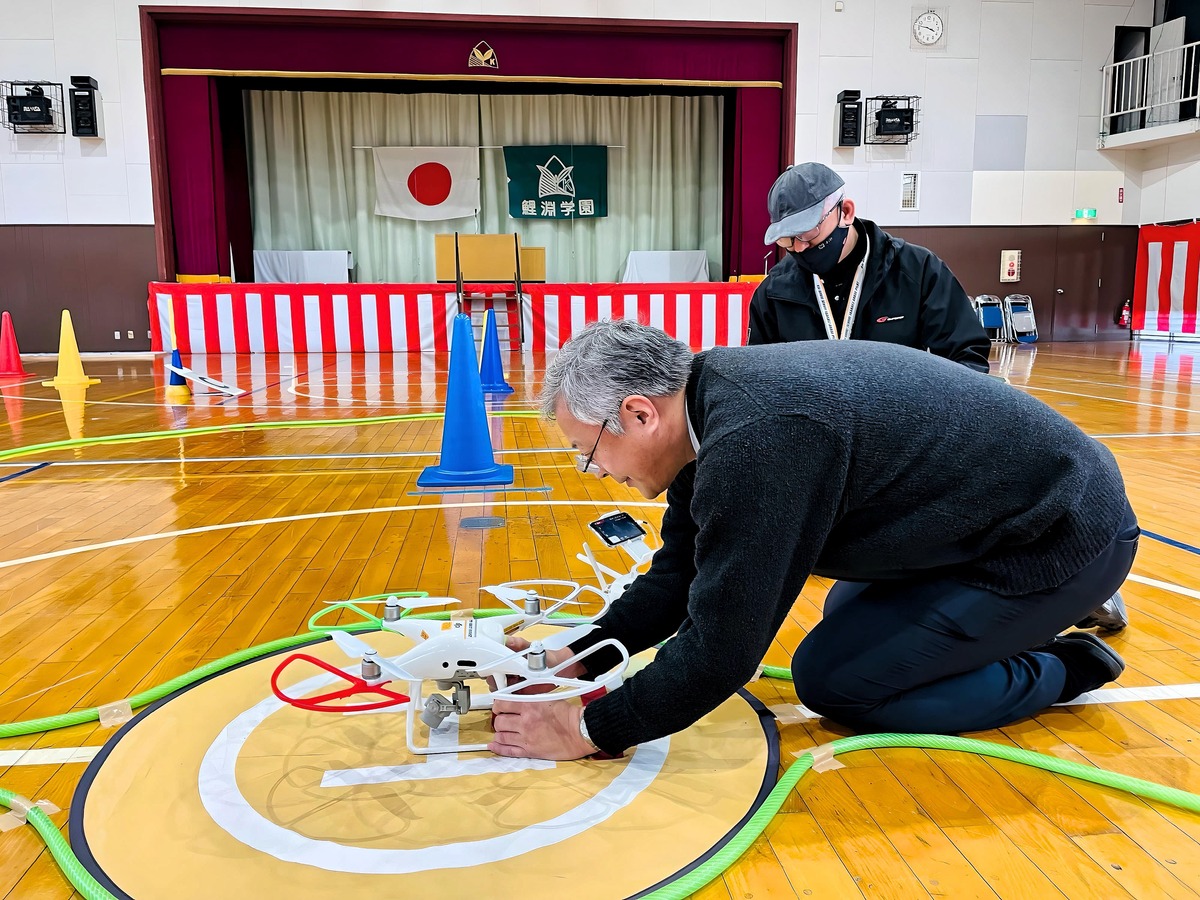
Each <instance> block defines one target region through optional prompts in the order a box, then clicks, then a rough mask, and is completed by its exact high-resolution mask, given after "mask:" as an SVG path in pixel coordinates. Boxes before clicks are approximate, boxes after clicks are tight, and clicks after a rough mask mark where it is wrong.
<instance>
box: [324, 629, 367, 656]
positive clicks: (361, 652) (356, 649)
mask: <svg viewBox="0 0 1200 900" xmlns="http://www.w3.org/2000/svg"><path fill="white" fill-rule="evenodd" d="M329 636H330V637H331V638H333V642H334V643H335V644H337V645H338V649H340V650H341V651H342V652H343V653H345V654H346V655H347V656H349V657H352V658H358V657H360V656H373V655H374V654H375V648H374V647H372V646H371V645H370V644H368V643H367V642H366V641H364V640H362V639H361V638H357V637H355V636H354V635H352V634H351V633H350V632H348V631H331V632H329Z"/></svg>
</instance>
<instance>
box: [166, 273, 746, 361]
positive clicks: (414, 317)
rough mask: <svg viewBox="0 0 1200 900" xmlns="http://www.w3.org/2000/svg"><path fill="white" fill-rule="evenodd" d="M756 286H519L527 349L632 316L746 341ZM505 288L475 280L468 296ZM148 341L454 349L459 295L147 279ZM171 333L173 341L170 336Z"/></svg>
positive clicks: (419, 288)
mask: <svg viewBox="0 0 1200 900" xmlns="http://www.w3.org/2000/svg"><path fill="white" fill-rule="evenodd" d="M754 287H755V285H753V284H741V283H711V284H560V285H554V284H538V285H525V297H526V302H525V303H523V304H522V315H523V316H524V320H525V321H524V324H525V342H526V343H525V346H526V348H527V349H532V350H534V351H548V350H550V351H552V350H557V349H558V348H559V347H561V346H562V345H563V344H564V343H566V341H568V340H569V339H570V338H571V336H572V335H573V334H575V333H576V332H578V331H579V330H580V329H581V328H583V326H584V325H586V324H587V323H589V322H595V321H597V320H598V319H605V318H627V319H636V320H638V321H639V322H642V323H644V324H648V325H654V326H656V327H658V328H661V329H663V330H664V331H666V332H667V333H668V334H670V335H672V336H674V337H677V338H679V339H680V340H681V341H684V342H686V343H687V344H688V345H689V346H690V347H691V348H692V349H693V350H706V349H708V348H709V347H718V346H720V347H738V346H741V345H743V344H744V343H745V342H746V328H747V325H748V323H749V308H750V297H751V296H752V295H753V293H754ZM503 289H504V286H503V285H471V289H470V294H471V296H472V298H479V297H487V296H490V295H494V294H496V293H499V292H501V291H503ZM149 310H150V331H151V347H152V349H153V350H155V351H157V352H162V351H168V350H171V349H178V350H179V351H180V352H182V353H320V352H359V353H362V352H365V353H393V352H394V353H403V352H412V353H424V352H444V351H448V350H449V349H450V345H449V336H450V334H451V332H452V329H451V322H452V320H453V318H454V316H455V315H456V314H457V313H458V298H457V296H456V294H455V293H454V290H453V288H452V286H450V285H431V284H174V283H168V282H151V283H150V297H149ZM172 335H174V338H173V339H172Z"/></svg>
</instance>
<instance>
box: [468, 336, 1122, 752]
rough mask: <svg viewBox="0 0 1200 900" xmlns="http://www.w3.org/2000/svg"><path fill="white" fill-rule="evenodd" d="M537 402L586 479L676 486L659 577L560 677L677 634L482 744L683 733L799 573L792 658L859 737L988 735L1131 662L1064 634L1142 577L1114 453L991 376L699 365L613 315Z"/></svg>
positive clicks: (804, 357)
mask: <svg viewBox="0 0 1200 900" xmlns="http://www.w3.org/2000/svg"><path fill="white" fill-rule="evenodd" d="M542 410H543V412H544V413H546V414H548V415H550V416H552V417H554V418H556V419H557V421H558V425H559V427H560V428H561V429H562V431H563V433H564V434H565V435H566V436H567V437H568V438H569V439H570V441H571V443H572V445H573V446H574V447H576V448H578V449H580V450H582V451H583V452H584V453H586V454H587V456H586V458H584V459H581V460H580V462H581V464H582V468H584V469H585V470H591V471H595V472H596V473H597V474H599V475H601V476H602V477H603V476H607V477H611V478H613V479H615V480H616V481H618V482H619V483H623V484H627V485H630V486H631V487H634V488H635V489H637V490H638V491H639V492H641V493H642V495H643V496H645V497H648V498H652V497H656V496H658V495H659V494H661V493H662V492H663V491H664V490H665V491H667V510H666V513H665V514H664V516H663V524H662V540H663V544H662V547H661V548H660V549H659V550H658V551H657V552H656V553H655V555H654V560H653V562H652V564H651V566H650V570H649V571H648V572H646V574H644V575H642V576H640V577H639V578H637V579H636V580H635V581H634V582H633V584H632V585H630V587H629V588H628V589H627V590H626V591H625V593H624V594H623V595H622V596H621V597H620V598H619V599H617V600H615V601H614V602H613V604H612V605H611V607H610V608H609V610H608V612H607V613H605V615H604V616H602V617H601V618H600V619H599V620H598V625H599V627H598V628H597V629H596V630H595V631H593V632H592V633H591V634H589V635H587V636H585V637H583V638H581V639H580V640H578V641H576V642H575V643H574V644H573V645H572V646H571V648H569V649H568V650H565V651H557V652H554V653H553V654H548V656H549V657H551V658H549V659H548V662H549V663H550V664H552V665H558V664H559V663H562V662H564V661H565V660H567V659H568V658H569V657H570V656H571V655H572V654H573V653H577V652H579V651H580V650H583V649H584V648H586V647H588V646H591V645H593V644H595V643H597V642H598V641H600V640H603V639H605V638H615V639H616V640H618V641H619V642H621V643H622V644H624V645H625V647H626V648H627V649H628V650H629V651H630V652H631V653H636V652H639V651H641V650H645V649H646V648H648V647H652V646H655V645H656V644H658V643H660V642H662V641H666V640H667V639H668V638H670V640H669V641H667V643H666V645H665V646H664V647H663V648H662V649H661V650H660V651H659V653H658V655H657V657H656V658H655V660H654V661H653V662H651V663H650V664H649V665H648V666H647V667H646V668H644V669H643V670H642V671H640V672H638V673H637V674H636V675H634V676H633V677H632V678H629V679H628V680H627V681H626V682H625V683H624V684H623V685H622V686H621V687H619V688H617V689H616V690H614V691H612V692H611V693H609V694H607V695H606V696H604V697H602V698H600V699H598V700H594V701H592V702H591V703H590V704H588V706H587V708H586V710H585V711H584V712H583V713H582V714H581V712H580V708H579V707H578V706H577V705H574V704H571V703H570V702H569V701H558V702H544V703H521V702H515V701H503V700H498V701H496V703H495V705H494V712H495V713H496V714H497V715H496V724H495V727H496V738H495V741H494V742H493V743H492V744H491V745H490V746H491V749H492V750H493V751H495V752H496V753H500V754H503V755H507V756H533V757H540V758H550V759H574V758H577V757H581V756H586V755H589V754H590V753H593V752H595V750H596V749H597V748H599V749H601V750H603V751H605V752H606V753H610V754H611V753H620V752H621V751H623V750H625V749H626V748H627V747H630V746H632V745H634V744H639V743H642V742H645V741H649V740H653V739H656V738H659V737H662V736H664V735H668V734H671V733H673V732H675V731H679V730H680V729H682V728H685V727H687V726H688V725H690V724H691V723H693V722H695V721H696V720H697V719H699V718H700V717H701V716H703V715H704V714H706V713H707V712H709V711H710V710H712V709H714V708H716V706H718V705H719V704H720V703H722V702H723V701H724V700H726V699H727V698H728V697H729V696H730V695H731V694H732V693H733V692H734V691H736V690H737V689H738V688H740V687H741V686H742V685H743V684H745V683H746V682H747V681H749V680H751V679H752V678H753V676H754V672H755V669H756V667H757V666H758V665H759V664H760V663H761V662H762V660H763V657H764V655H765V654H766V652H767V649H768V648H769V647H770V645H771V641H772V639H773V638H774V637H775V633H776V632H777V631H778V630H779V627H780V625H781V624H782V622H783V621H784V619H785V618H786V616H787V614H788V611H789V610H790V609H791V607H792V604H793V603H794V602H795V599H796V596H797V595H798V594H799V593H800V589H801V587H802V586H803V584H804V581H805V579H806V578H807V577H808V576H809V575H810V574H817V575H820V576H822V577H825V578H833V579H838V584H837V585H835V586H834V588H833V589H832V590H831V591H830V593H829V596H828V598H827V599H826V602H825V617H824V618H823V619H822V621H821V622H820V623H819V624H818V625H817V626H816V627H815V628H814V629H813V631H812V633H811V634H809V635H808V636H807V637H806V638H805V639H804V641H803V642H802V643H801V644H800V647H799V649H798V650H797V651H796V654H795V656H794V657H793V660H792V672H793V676H794V679H795V686H796V693H797V694H798V695H799V697H800V699H801V700H802V701H803V702H804V703H806V704H807V705H808V706H809V707H810V708H812V709H814V710H816V711H817V712H819V713H821V714H823V715H825V716H828V717H830V718H832V719H835V720H837V721H839V722H842V723H843V724H845V725H848V726H850V727H852V728H855V729H857V730H860V731H901V732H917V733H921V732H942V733H954V732H959V731H977V730H984V729H989V728H998V727H1000V726H1001V725H1005V724H1007V723H1009V722H1012V721H1014V720H1016V719H1019V718H1022V717H1024V716H1029V715H1032V714H1033V713H1036V712H1037V711H1038V710H1040V709H1043V708H1044V707H1047V706H1050V705H1051V704H1053V703H1056V702H1062V701H1067V700H1071V699H1073V698H1075V697H1076V696H1078V695H1079V694H1081V693H1083V692H1085V691H1090V690H1093V689H1095V688H1098V687H1100V686H1101V685H1102V684H1105V683H1106V682H1108V681H1111V680H1113V679H1114V678H1116V677H1117V676H1118V675H1119V674H1120V673H1121V671H1122V670H1123V668H1124V663H1123V662H1122V661H1121V658H1120V657H1119V656H1118V655H1117V654H1116V653H1115V652H1114V651H1112V650H1111V649H1110V648H1109V647H1108V646H1107V645H1106V644H1105V643H1104V642H1103V641H1102V640H1100V638H1098V637H1096V636H1095V635H1092V634H1086V633H1082V632H1079V633H1071V634H1068V635H1063V636H1061V637H1060V636H1057V635H1058V633H1059V632H1060V631H1062V630H1063V629H1066V628H1067V627H1069V626H1070V625H1071V624H1072V623H1074V622H1077V621H1079V619H1080V618H1082V617H1083V616H1084V615H1085V614H1087V613H1088V612H1090V611H1091V610H1092V609H1094V608H1095V607H1096V605H1097V598H1098V597H1108V596H1110V595H1111V594H1112V593H1113V591H1115V590H1116V588H1117V587H1118V586H1119V585H1120V584H1121V582H1122V581H1123V580H1124V579H1125V576H1126V574H1127V573H1128V572H1129V568H1130V566H1131V565H1132V562H1133V556H1134V552H1135V550H1136V542H1137V535H1138V528H1137V522H1136V519H1135V517H1134V515H1133V511H1132V510H1131V509H1130V507H1129V502H1128V500H1127V499H1126V496H1125V488H1124V484H1123V482H1122V480H1121V473H1120V471H1119V470H1118V469H1117V464H1116V461H1115V460H1114V459H1113V457H1112V454H1111V453H1109V452H1108V450H1107V449H1106V448H1105V447H1104V446H1103V445H1101V444H1100V443H1098V442H1097V441H1094V440H1092V439H1091V438H1090V437H1088V436H1087V435H1085V434H1084V433H1083V432H1081V431H1080V430H1079V429H1078V428H1076V427H1075V426H1074V425H1073V424H1071V423H1070V422H1069V421H1067V420H1066V419H1065V418H1063V417H1062V416H1061V415H1059V414H1058V413H1057V412H1055V411H1054V410H1052V409H1051V408H1050V407H1048V406H1046V405H1045V404H1044V403H1042V402H1041V401H1039V400H1036V399H1034V398H1033V397H1030V396H1029V395H1027V394H1024V393H1021V392H1020V391H1015V390H1013V389H1012V388H1011V387H1009V386H1008V385H1005V384H1002V383H1001V382H999V381H997V380H995V379H991V378H987V377H985V376H983V375H981V374H977V373H974V372H967V371H963V370H961V369H960V368H958V367H956V366H954V365H953V364H951V363H949V362H947V361H946V360H944V359H939V358H937V357H935V356H933V355H931V354H928V353H921V352H917V351H914V350H911V349H908V348H903V347H894V346H886V345H884V346H877V347H872V346H868V345H867V344H865V343H864V342H861V341H816V342H809V343H805V344H801V345H791V346H773V347H749V348H716V349H714V350H710V351H708V352H705V353H701V354H699V355H697V356H695V357H693V356H692V354H691V352H690V351H689V350H688V347H687V345H686V344H683V343H681V342H679V341H677V340H675V339H673V338H670V337H668V336H667V335H665V334H664V333H663V332H661V331H659V330H658V329H655V328H649V327H646V326H643V325H638V324H636V323H634V322H629V321H612V322H609V321H604V322H597V323H595V324H593V325H591V326H589V327H588V328H586V329H584V330H583V331H582V332H580V333H579V335H578V336H576V337H575V338H574V339H573V340H571V341H569V342H568V343H567V344H566V345H565V346H564V347H563V349H562V350H560V351H559V353H558V355H557V356H556V357H555V359H554V360H553V362H552V363H551V364H550V366H549V368H548V369H547V371H546V375H545V381H544V386H543V394H542ZM997 423H1003V426H1002V427H997ZM1014 434H1019V435H1020V438H1019V440H1014V439H1013V435H1014ZM589 451H590V452H589ZM672 635H674V637H671V636H672ZM614 655H615V654H611V653H610V652H609V651H608V650H600V651H597V652H596V653H595V654H593V655H592V656H590V657H588V658H587V659H586V661H585V662H586V668H585V667H584V666H583V665H582V664H581V663H577V664H576V666H574V667H571V668H572V669H573V671H571V672H566V673H564V674H568V675H583V676H594V675H596V674H598V673H601V672H603V671H605V670H606V669H607V668H609V667H611V666H612V665H614V663H615V660H614V658H613V657H614Z"/></svg>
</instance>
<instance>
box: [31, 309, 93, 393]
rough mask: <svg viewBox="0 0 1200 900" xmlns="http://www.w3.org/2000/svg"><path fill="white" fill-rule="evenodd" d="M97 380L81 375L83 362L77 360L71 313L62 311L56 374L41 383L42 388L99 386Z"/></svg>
mask: <svg viewBox="0 0 1200 900" xmlns="http://www.w3.org/2000/svg"><path fill="white" fill-rule="evenodd" d="M99 383H100V379H99V378H88V377H87V375H85V374H84V373H83V360H82V359H80V358H79V344H78V343H77V342H76V340H75V329H74V327H72V325H71V311H70V310H68V309H64V310H63V311H62V328H61V329H60V330H59V332H58V374H57V375H55V376H54V380H53V381H43V382H42V385H43V386H44V387H52V388H57V387H62V386H63V385H71V384H85V385H86V384H99Z"/></svg>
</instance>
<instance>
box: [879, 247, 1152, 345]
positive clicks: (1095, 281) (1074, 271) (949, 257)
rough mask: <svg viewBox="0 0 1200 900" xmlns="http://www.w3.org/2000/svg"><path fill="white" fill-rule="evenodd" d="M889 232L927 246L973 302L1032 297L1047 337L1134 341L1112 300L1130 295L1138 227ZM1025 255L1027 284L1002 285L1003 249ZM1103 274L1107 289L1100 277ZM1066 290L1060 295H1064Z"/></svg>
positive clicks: (1023, 276)
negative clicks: (1116, 322) (1116, 318)
mask: <svg viewBox="0 0 1200 900" xmlns="http://www.w3.org/2000/svg"><path fill="white" fill-rule="evenodd" d="M886 230H887V231H889V232H891V233H892V234H895V235H896V236H897V237H902V238H904V239H905V240H906V241H911V242H912V243H914V244H920V245H921V246H923V247H928V248H929V249H930V250H932V251H933V252H935V253H936V254H937V255H938V256H940V257H941V258H942V259H944V260H945V261H946V263H947V264H948V265H949V266H950V268H951V269H952V270H953V271H954V274H955V275H956V276H957V277H958V280H959V281H960V282H962V286H963V287H964V288H965V289H966V291H967V293H968V294H970V295H971V296H972V297H974V296H976V295H978V294H995V295H996V296H998V297H1003V296H1004V295H1005V294H1028V295H1029V296H1030V297H1032V298H1033V309H1034V312H1035V313H1036V315H1037V323H1038V332H1039V335H1040V337H1041V340H1043V341H1047V340H1059V341H1084V340H1086V341H1094V340H1128V338H1129V332H1128V329H1118V328H1115V327H1114V326H1113V324H1112V310H1111V309H1110V308H1109V307H1110V306H1112V305H1114V304H1112V303H1110V302H1109V299H1108V298H1110V297H1125V296H1132V291H1133V275H1134V272H1133V269H1134V262H1135V258H1136V253H1133V252H1130V250H1129V248H1131V247H1133V248H1134V249H1136V244H1137V226H1136V225H1061V226H1060V225H994V226H993V225H954V226H951V225H946V226H936V227H934V226H927V227H896V228H888V229H886ZM1001 250H1020V251H1021V280H1020V281H1019V282H1016V283H1015V284H1014V283H1001V281H1000V251H1001ZM1101 276H1103V288H1101V287H1100V284H1099V279H1100V278H1101ZM1059 291H1062V293H1059Z"/></svg>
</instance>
